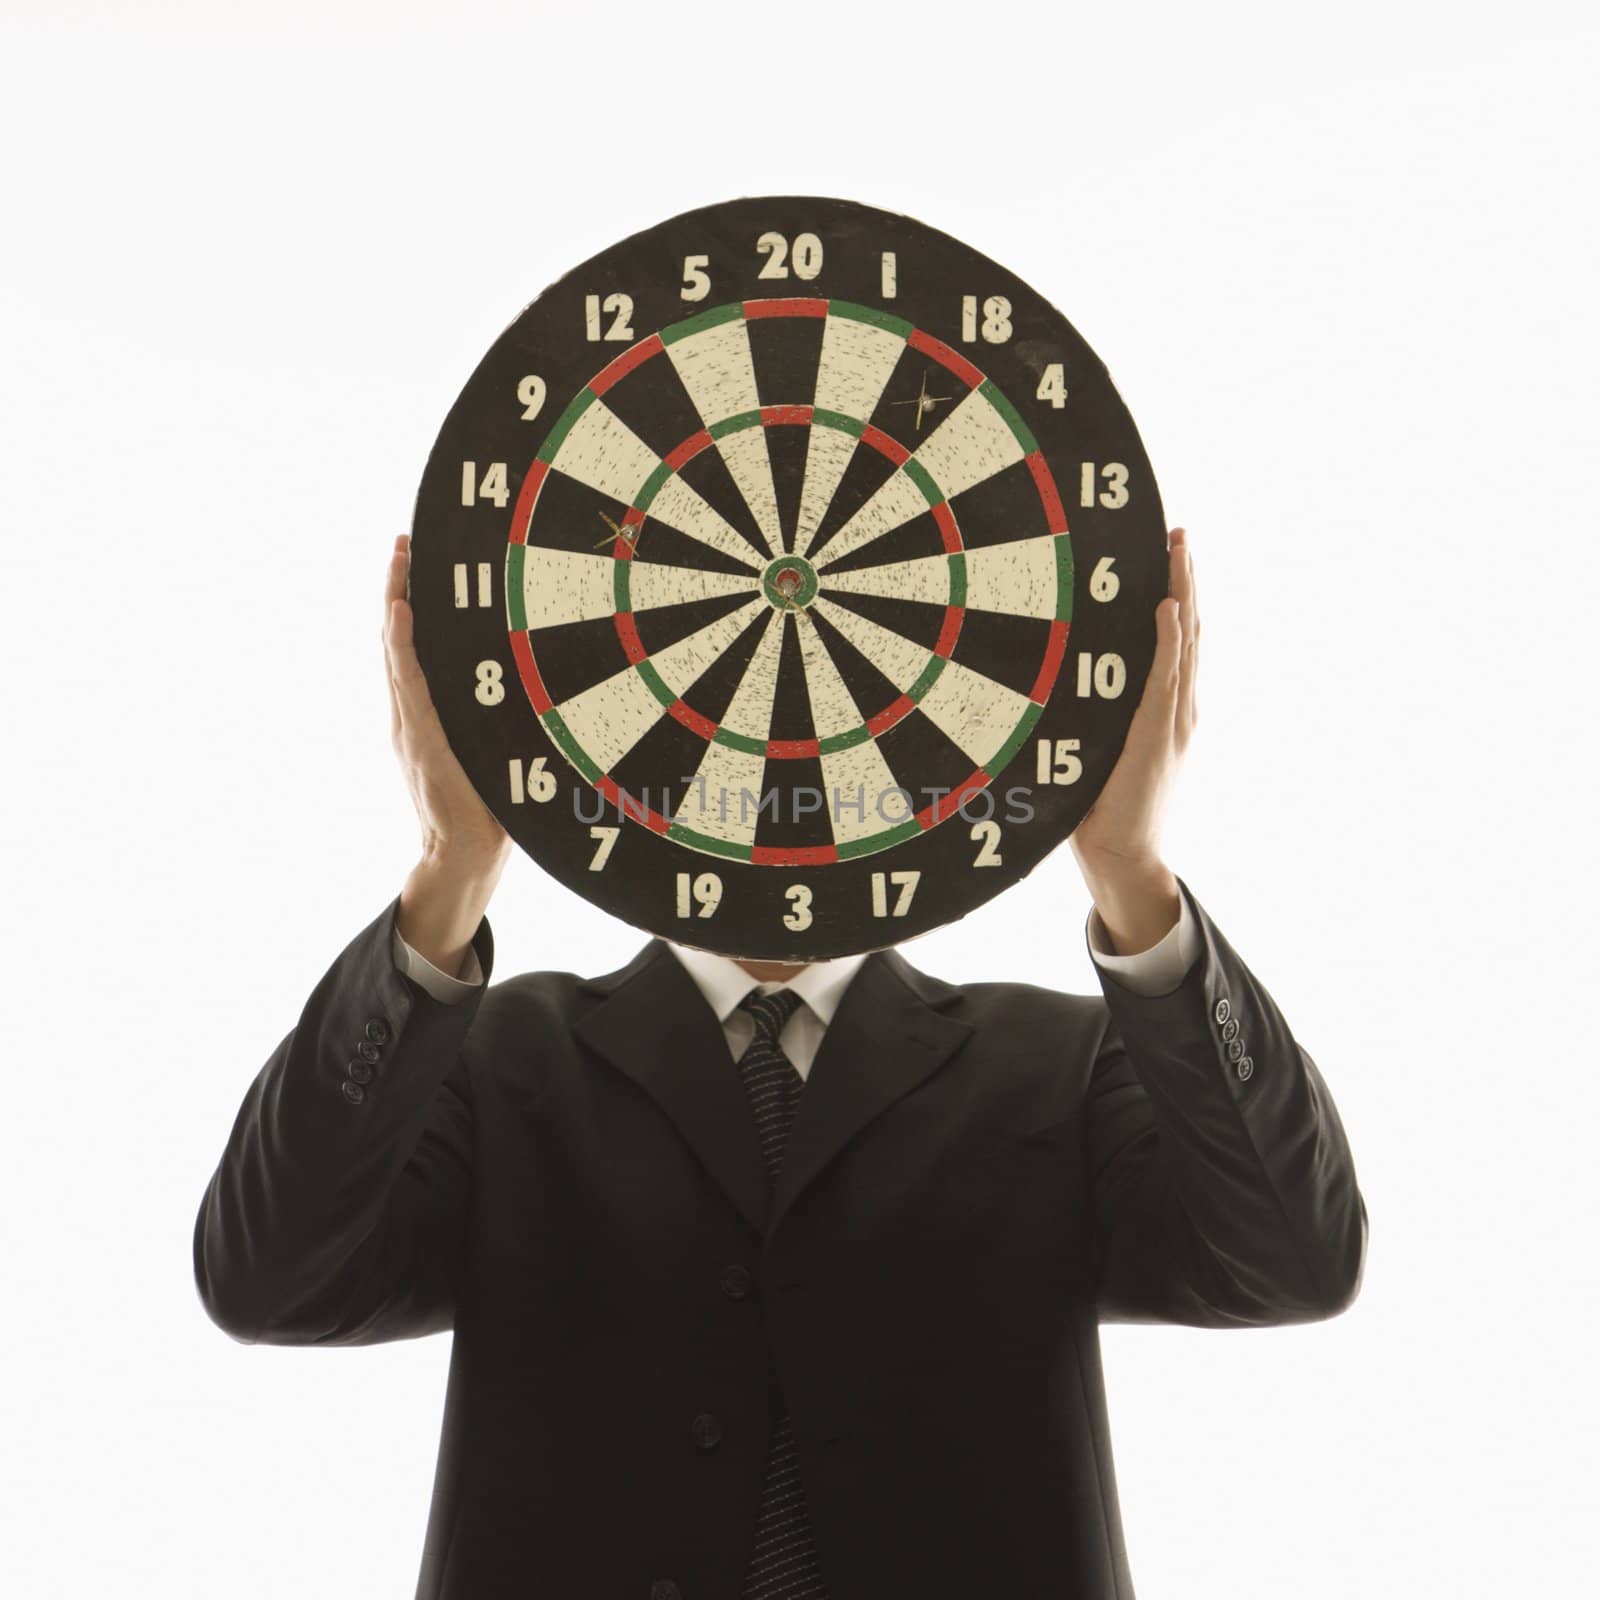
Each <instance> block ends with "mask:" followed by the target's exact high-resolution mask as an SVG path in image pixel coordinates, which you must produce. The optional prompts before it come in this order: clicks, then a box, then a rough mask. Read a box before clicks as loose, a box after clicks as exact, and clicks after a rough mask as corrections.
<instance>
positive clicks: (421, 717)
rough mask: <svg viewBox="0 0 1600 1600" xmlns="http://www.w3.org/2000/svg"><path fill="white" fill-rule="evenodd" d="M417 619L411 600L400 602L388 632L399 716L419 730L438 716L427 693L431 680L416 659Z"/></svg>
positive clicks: (395, 608)
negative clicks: (414, 627)
mask: <svg viewBox="0 0 1600 1600" xmlns="http://www.w3.org/2000/svg"><path fill="white" fill-rule="evenodd" d="M413 621H414V618H413V616H412V612H411V606H410V603H409V602H408V601H405V600H397V601H396V602H395V606H394V626H393V627H392V628H391V629H390V630H389V635H390V660H391V662H392V664H393V671H394V687H395V694H396V695H397V697H398V698H399V702H400V717H401V720H402V721H403V722H405V723H406V724H407V725H408V726H411V727H420V726H422V725H423V724H425V723H428V722H430V721H432V720H433V718H434V717H436V716H437V712H435V711H434V708H433V698H432V696H431V695H430V694H429V693H428V680H427V679H426V678H425V677H424V676H423V673H422V663H421V662H420V661H418V660H417V649H416V644H415V641H414V640H413V637H412V623H413Z"/></svg>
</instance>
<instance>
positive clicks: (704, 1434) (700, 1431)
mask: <svg viewBox="0 0 1600 1600" xmlns="http://www.w3.org/2000/svg"><path fill="white" fill-rule="evenodd" d="M689 1433H690V1435H691V1436H692V1437H693V1439H694V1442H695V1443H696V1444H697V1445H699V1447H700V1448H701V1449H702V1450H715V1449H716V1448H717V1445H718V1444H719V1443H720V1441H721V1439H722V1424H721V1423H720V1422H718V1421H717V1419H716V1418H715V1417H714V1416H712V1415H711V1413H710V1412H709V1411H702V1412H701V1413H700V1415H699V1416H698V1417H696V1418H695V1419H694V1421H693V1422H691V1423H690V1424H689Z"/></svg>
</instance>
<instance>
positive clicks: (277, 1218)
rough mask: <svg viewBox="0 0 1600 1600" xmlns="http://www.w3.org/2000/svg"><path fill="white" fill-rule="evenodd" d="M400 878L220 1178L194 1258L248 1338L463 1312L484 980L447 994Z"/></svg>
mask: <svg viewBox="0 0 1600 1600" xmlns="http://www.w3.org/2000/svg"><path fill="white" fill-rule="evenodd" d="M399 904H400V901H399V896H398V895H397V896H396V897H395V898H394V899H393V900H392V901H390V902H389V904H388V906H386V907H385V908H384V910H383V911H382V912H380V913H379V914H378V916H377V917H376V918H374V920H373V921H372V922H370V923H368V925H367V926H366V927H365V928H364V929H363V930H362V931H361V932H360V933H358V934H357V935H356V936H355V938H354V939H352V940H351V941H350V943H349V944H348V945H346V946H345V948H344V950H343V951H342V952H341V953H340V954H339V956H338V957H337V958H336V959H335V961H334V963H333V965H332V966H331V967H329V968H328V970H327V972H326V973H324V974H323V976H322V978H321V980H320V981H319V982H318V983H317V986H316V987H315V988H314V989H313V990H312V992H311V995H310V998H309V999H308V1000H307V1001H306V1004H305V1006H304V1008H303V1009H302V1011H301V1013H300V1016H299V1020H298V1021H297V1022H296V1024H295V1026H294V1028H293V1029H292V1030H291V1031H290V1032H289V1034H288V1035H287V1036H286V1037H285V1038H284V1039H283V1040H282V1042H281V1043H280V1044H279V1045H278V1047H277V1049H275V1050H274V1051H273V1052H272V1054H271V1056H270V1057H269V1058H268V1060H267V1062H266V1064H265V1066H263V1067H262V1068H261V1070H260V1071H259V1072H258V1073H257V1074H256V1077H255V1080H254V1081H253V1082H252V1084H251V1085H250V1088H249V1091H248V1092H247V1093H246V1095H245V1097H244V1103H243V1104H242V1105H241V1106H240V1108H239V1112H238V1115H237V1117H236V1118H235V1120H234V1124H233V1129H232V1131H231V1133H230V1134H229V1136H228V1141H227V1144H226V1145H225V1147H224V1149H223V1152H222V1158H221V1160H220V1161H219V1163H218V1165H217V1168H216V1171H215V1172H214V1173H213V1175H212V1177H211V1180H210V1182H209V1184H208V1185H207V1187H206V1191H205V1195H204V1198H203V1199H202V1200H201V1203H200V1210H199V1214H198V1216H197V1217H196V1219H195V1227H194V1274H195V1285H196V1288H197V1289H198V1291H199V1295H200V1300H201V1304H202V1305H203V1306H204V1307H205V1310H206V1313H207V1315H208V1316H209V1317H210V1318H211V1320H212V1321H213V1322H215V1323H216V1324H217V1325H218V1326H219V1327H221V1328H222V1329H223V1330H224V1331H226V1332H227V1333H229V1334H231V1335H232V1336H233V1337H234V1338H235V1339H238V1340H239V1341H241V1342H242V1343H247V1344H254V1343H262V1344H286V1345H350V1344H376V1343H380V1342H382V1341H385V1340H391V1339H413V1338H418V1337H420V1336H422V1335H424V1334H429V1333H436V1332H440V1331H442V1330H444V1329H446V1328H449V1327H450V1326H451V1325H452V1322H453V1317H454V1309H455V1296H456V1287H457V1282H458V1274H459V1271H460V1263H461V1258H462V1249H463V1237H464V1230H465V1224H466V1208H467V1203H468V1197H469V1190H470V1183H471V1162H472V1144H473V1141H472V1096H471V1090H470V1087H469V1084H468V1080H467V1074H466V1068H465V1064H464V1061H463V1059H462V1052H463V1044H464V1042H465V1040H466V1037H467V1033H468V1030H469V1029H470V1028H471V1026H472V1022H473V1018H474V1017H475V1016H476V1014H477V1011H478V1007H479V1005H480V1003H481V1001H482V998H483V994H484V992H485V990H486V988H487V979H488V975H489V973H490V972H491V970H492V968H493V964H494V939H493V935H492V933H491V931H490V928H489V921H488V918H487V917H485V918H484V919H482V920H481V921H480V923H479V925H478V929H477V931H476V933H475V934H474V935H473V940H472V948H473V951H474V953H475V954H476V957H477V960H478V963H479V966H480V968H481V971H482V973H483V975H484V980H485V981H484V983H483V984H482V985H480V986H479V987H477V988H475V989H474V990H473V991H472V992H471V993H470V994H468V995H467V996H466V997H465V998H463V999H461V1000H459V1001H458V1002H456V1003H455V1004H449V1005H447V1004H443V1003H441V1002H440V1001H438V1000H436V999H434V998H433V997H432V996H431V995H430V994H429V993H428V992H427V990H425V989H424V988H423V987H422V986H421V985H420V984H418V983H416V982H415V981H414V980H413V979H412V978H410V977H409V976H407V974H406V973H405V972H404V971H403V970H402V969H401V967H400V966H399V964H398V963H397V961H396V958H395V956H396V952H395V943H394V941H395V936H396V928H395V919H396V916H397V914H398V911H399Z"/></svg>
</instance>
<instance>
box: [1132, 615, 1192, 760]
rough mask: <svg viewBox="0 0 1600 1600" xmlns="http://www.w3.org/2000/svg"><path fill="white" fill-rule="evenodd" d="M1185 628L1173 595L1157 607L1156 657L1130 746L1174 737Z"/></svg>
mask: <svg viewBox="0 0 1600 1600" xmlns="http://www.w3.org/2000/svg"><path fill="white" fill-rule="evenodd" d="M1181 645H1182V625H1181V623H1180V621H1179V602H1178V601H1177V600H1176V599H1175V598H1174V597H1173V596H1171V595H1169V596H1168V597H1167V598H1166V599H1165V600H1163V601H1162V602H1161V603H1160V605H1158V606H1157V607H1156V653H1155V659H1154V660H1153V661H1151V663H1150V674H1149V676H1148V677H1147V678H1146V679H1145V681H1144V692H1143V693H1142V694H1141V695H1140V696H1139V706H1138V709H1137V710H1136V711H1135V712H1134V714H1133V722H1132V724H1131V725H1130V726H1129V728H1128V740H1129V742H1134V743H1137V742H1142V741H1145V740H1149V741H1152V742H1160V741H1163V740H1166V739H1170V738H1171V736H1172V725H1173V718H1174V717H1175V716H1176V714H1177V707H1178V689H1179V685H1180V675H1179V657H1180V652H1181Z"/></svg>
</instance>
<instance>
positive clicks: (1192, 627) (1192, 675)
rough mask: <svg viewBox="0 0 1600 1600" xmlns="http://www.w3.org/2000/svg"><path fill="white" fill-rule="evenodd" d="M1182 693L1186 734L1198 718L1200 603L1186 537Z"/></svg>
mask: <svg viewBox="0 0 1600 1600" xmlns="http://www.w3.org/2000/svg"><path fill="white" fill-rule="evenodd" d="M1183 556H1184V592H1183V667H1182V674H1183V689H1182V694H1181V698H1180V701H1179V715H1180V716H1181V717H1182V718H1183V721H1184V727H1185V731H1186V732H1187V731H1188V730H1190V729H1192V728H1193V727H1194V723H1195V717H1196V715H1197V709H1196V696H1197V693H1198V685H1199V679H1200V599H1199V590H1198V589H1197V588H1196V585H1195V577H1194V550H1193V549H1192V548H1191V546H1190V544H1189V536H1188V534H1187V533H1186V534H1185V535H1184V539H1183Z"/></svg>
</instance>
